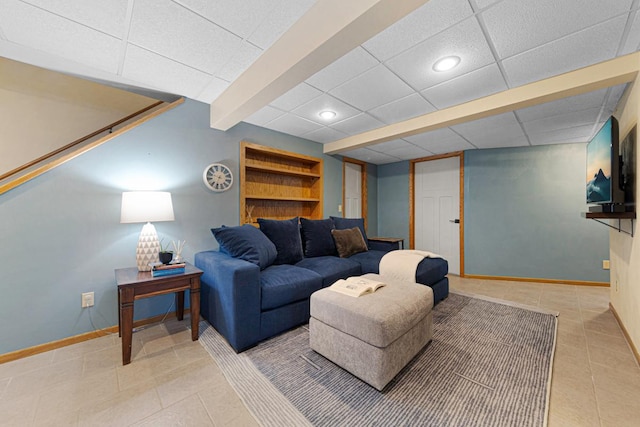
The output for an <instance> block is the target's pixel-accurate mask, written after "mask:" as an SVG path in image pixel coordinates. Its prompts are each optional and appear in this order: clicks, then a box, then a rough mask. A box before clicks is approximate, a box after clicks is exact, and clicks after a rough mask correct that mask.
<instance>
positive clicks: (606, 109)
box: [602, 85, 628, 116]
mask: <svg viewBox="0 0 640 427" xmlns="http://www.w3.org/2000/svg"><path fill="white" fill-rule="evenodd" d="M627 86H628V85H618V86H613V87H610V88H609V92H608V96H607V99H606V101H605V103H604V106H603V107H602V113H603V114H604V115H605V116H610V115H611V114H613V112H614V111H615V110H616V107H617V106H618V103H619V102H620V98H622V94H623V93H624V91H625V89H626V88H627Z"/></svg>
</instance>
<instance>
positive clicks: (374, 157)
mask: <svg viewBox="0 0 640 427" xmlns="http://www.w3.org/2000/svg"><path fill="white" fill-rule="evenodd" d="M343 154H344V155H345V156H347V157H351V158H354V159H357V160H362V161H363V162H367V163H374V164H377V165H383V164H386V163H395V162H399V161H400V160H401V159H399V158H397V157H394V156H390V155H388V154H383V153H379V152H377V151H373V150H369V149H368V148H358V149H357V150H351V151H347V152H345V153H343Z"/></svg>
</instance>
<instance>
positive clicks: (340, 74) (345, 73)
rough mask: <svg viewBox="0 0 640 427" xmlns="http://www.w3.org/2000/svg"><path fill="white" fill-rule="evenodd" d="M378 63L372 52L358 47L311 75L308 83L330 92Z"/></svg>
mask: <svg viewBox="0 0 640 427" xmlns="http://www.w3.org/2000/svg"><path fill="white" fill-rule="evenodd" d="M378 64H379V62H378V61H377V60H376V59H375V58H374V57H373V56H371V54H369V53H368V52H367V51H366V50H364V49H363V48H361V47H357V48H355V49H354V50H352V51H351V52H349V53H347V54H346V55H344V56H343V57H342V58H340V59H338V60H336V61H334V62H333V63H332V64H330V65H329V66H328V67H326V68H323V69H322V70H320V71H318V72H317V73H316V74H314V75H313V76H311V77H309V78H308V79H307V83H308V84H310V85H311V86H314V87H317V88H318V89H320V90H322V91H324V92H328V91H330V90H331V89H333V88H334V87H336V86H338V85H341V84H342V83H344V82H346V81H347V80H350V79H352V78H353V77H356V76H357V75H358V74H361V73H363V72H365V71H367V70H368V69H370V68H373V67H375V66H376V65H378Z"/></svg>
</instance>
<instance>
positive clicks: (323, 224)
mask: <svg viewBox="0 0 640 427" xmlns="http://www.w3.org/2000/svg"><path fill="white" fill-rule="evenodd" d="M300 225H301V226H302V243H303V245H304V256H305V257H308V258H311V257H317V256H325V255H337V254H338V252H337V251H336V244H335V242H334V241H333V236H332V235H331V230H333V229H334V228H335V227H334V225H333V221H332V220H331V218H327V219H306V218H300Z"/></svg>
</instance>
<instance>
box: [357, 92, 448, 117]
mask: <svg viewBox="0 0 640 427" xmlns="http://www.w3.org/2000/svg"><path fill="white" fill-rule="evenodd" d="M435 110H436V109H435V108H434V107H433V105H431V104H429V103H428V102H427V101H425V99H424V98H423V97H421V96H420V95H419V94H417V93H412V94H411V95H409V96H405V97H404V98H401V99H398V100H397V101H393V102H390V103H388V104H385V105H381V106H380V107H376V108H374V109H372V110H369V114H371V115H372V116H373V117H375V118H376V119H378V120H380V121H382V122H384V123H386V124H391V123H397V122H401V121H403V120H407V119H411V118H413V117H417V116H421V115H423V114H427V113H431V112H432V111H435Z"/></svg>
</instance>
